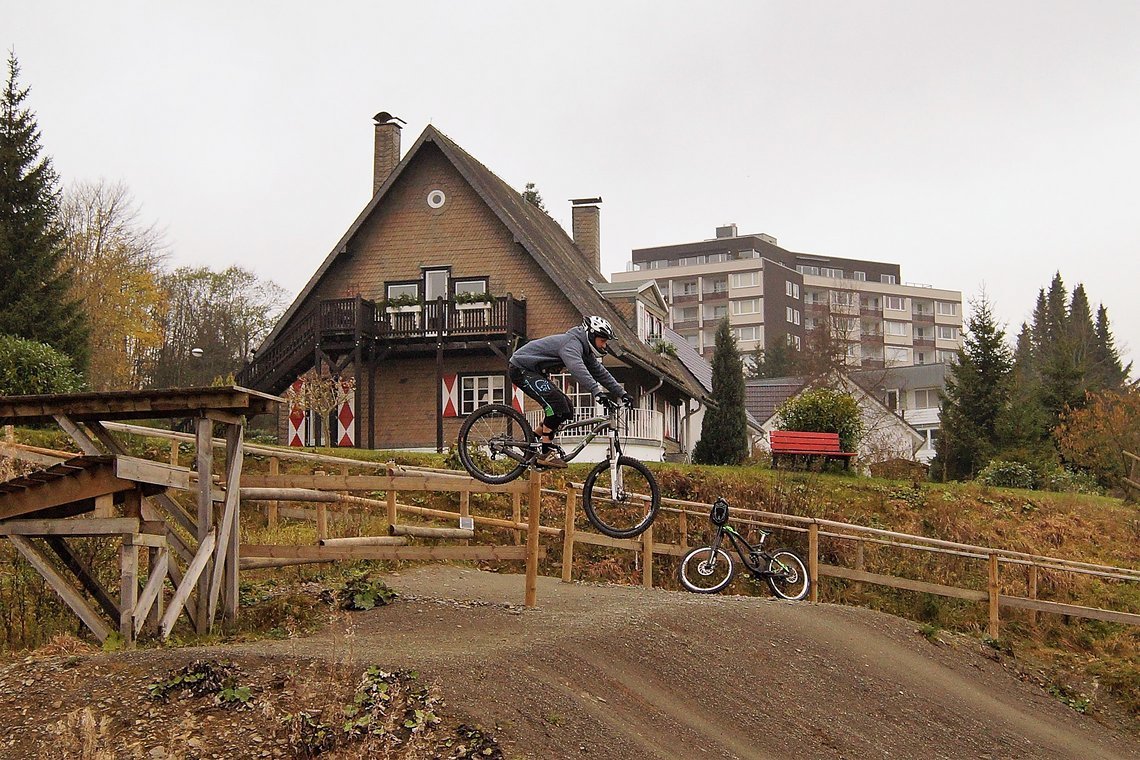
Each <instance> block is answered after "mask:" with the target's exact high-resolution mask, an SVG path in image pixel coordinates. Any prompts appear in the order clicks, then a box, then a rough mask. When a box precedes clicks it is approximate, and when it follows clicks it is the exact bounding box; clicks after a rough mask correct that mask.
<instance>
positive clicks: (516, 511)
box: [511, 491, 522, 546]
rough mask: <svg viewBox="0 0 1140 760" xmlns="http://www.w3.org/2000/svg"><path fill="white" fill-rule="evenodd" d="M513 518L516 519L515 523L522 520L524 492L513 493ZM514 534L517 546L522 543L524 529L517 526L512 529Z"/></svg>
mask: <svg viewBox="0 0 1140 760" xmlns="http://www.w3.org/2000/svg"><path fill="white" fill-rule="evenodd" d="M511 519H512V520H514V523H515V525H518V524H519V523H520V522H522V492H521V491H515V492H513V493H512V494H511ZM512 532H513V534H514V540H515V546H518V545H519V544H521V543H522V531H520V530H519V529H518V528H515V529H514V531H512Z"/></svg>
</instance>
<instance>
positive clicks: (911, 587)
mask: <svg viewBox="0 0 1140 760" xmlns="http://www.w3.org/2000/svg"><path fill="white" fill-rule="evenodd" d="M819 574H820V575H827V576H830V577H832V578H846V579H847V580H851V581H861V582H864V583H873V584H875V585H878V586H888V587H890V588H901V589H904V590H906V591H919V592H921V593H924V594H936V595H938V596H949V597H953V598H955V599H968V600H970V601H973V602H984V601H986V600H987V599H989V593H987V592H985V591H974V590H972V589H965V588H958V587H957V586H943V585H941V584H938V583H927V582H925V581H915V580H911V579H909V578H897V577H895V576H893V575H881V574H879V573H869V572H866V571H860V570H852V569H851V568H849V567H840V566H838V565H825V564H820V566H819Z"/></svg>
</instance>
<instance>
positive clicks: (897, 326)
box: [883, 319, 906, 336]
mask: <svg viewBox="0 0 1140 760" xmlns="http://www.w3.org/2000/svg"><path fill="white" fill-rule="evenodd" d="M883 332H884V333H886V334H887V335H895V336H905V335H906V322H892V321H890V320H889V319H888V320H886V321H885V322H883Z"/></svg>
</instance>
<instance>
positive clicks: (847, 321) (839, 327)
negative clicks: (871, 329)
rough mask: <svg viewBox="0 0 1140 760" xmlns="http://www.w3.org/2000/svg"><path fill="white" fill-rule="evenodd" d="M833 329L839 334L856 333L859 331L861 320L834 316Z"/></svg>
mask: <svg viewBox="0 0 1140 760" xmlns="http://www.w3.org/2000/svg"><path fill="white" fill-rule="evenodd" d="M831 328H832V329H833V330H835V331H836V332H839V333H847V334H850V333H854V332H855V331H856V330H858V329H859V320H857V319H855V318H854V317H837V316H835V315H834V314H832V315H831Z"/></svg>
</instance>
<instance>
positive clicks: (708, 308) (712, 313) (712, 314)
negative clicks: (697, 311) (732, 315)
mask: <svg viewBox="0 0 1140 760" xmlns="http://www.w3.org/2000/svg"><path fill="white" fill-rule="evenodd" d="M726 316H728V304H716V305H712V304H705V319H724V318H725V317H726Z"/></svg>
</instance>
